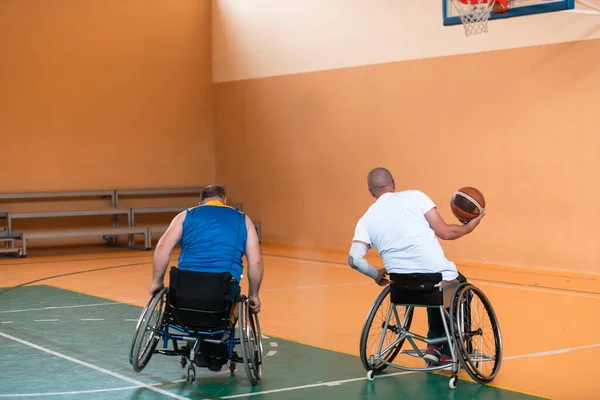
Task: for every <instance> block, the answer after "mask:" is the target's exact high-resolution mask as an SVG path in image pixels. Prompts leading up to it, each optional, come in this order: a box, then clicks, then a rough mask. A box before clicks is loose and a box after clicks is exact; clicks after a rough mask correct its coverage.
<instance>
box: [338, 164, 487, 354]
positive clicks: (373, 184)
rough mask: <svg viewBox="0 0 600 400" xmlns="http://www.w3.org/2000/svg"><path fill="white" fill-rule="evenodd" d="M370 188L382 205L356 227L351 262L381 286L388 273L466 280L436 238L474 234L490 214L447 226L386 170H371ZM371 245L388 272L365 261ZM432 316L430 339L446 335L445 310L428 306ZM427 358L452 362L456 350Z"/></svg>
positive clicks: (438, 350)
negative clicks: (427, 274)
mask: <svg viewBox="0 0 600 400" xmlns="http://www.w3.org/2000/svg"><path fill="white" fill-rule="evenodd" d="M367 185H368V187H369V192H370V193H371V195H372V196H373V197H375V199H376V201H375V203H374V204H372V205H371V207H369V209H368V210H367V212H366V213H365V214H364V215H363V216H362V218H360V220H359V221H358V223H357V224H356V230H355V234H354V239H353V240H352V246H351V248H350V252H349V254H348V264H349V265H350V266H351V267H352V268H354V269H357V270H358V271H360V272H361V273H363V274H364V275H367V276H369V277H371V278H373V279H374V280H375V282H376V283H377V284H379V285H380V286H385V285H387V284H388V283H389V280H388V279H386V274H388V273H398V274H410V273H441V274H442V278H443V280H444V282H443V283H444V286H446V284H449V285H450V284H454V283H458V281H459V280H460V281H466V279H465V278H464V277H463V276H462V275H460V274H459V272H458V271H457V269H456V265H454V263H453V262H451V261H449V260H448V259H446V257H445V255H444V251H443V250H442V247H441V245H440V243H439V242H438V240H437V238H436V236H437V237H439V238H440V239H443V240H454V239H458V238H460V237H462V236H464V235H466V234H468V233H470V232H472V231H473V229H475V227H476V226H477V225H478V224H479V222H480V221H481V218H483V216H484V215H485V213H483V214H481V215H480V216H478V217H477V218H475V219H473V220H471V221H470V222H469V223H467V224H464V225H458V224H447V223H446V222H445V221H444V219H443V218H442V216H441V215H440V214H439V213H438V211H437V209H436V206H435V204H434V203H433V201H431V199H430V198H429V197H428V196H427V195H426V194H424V193H423V192H420V191H418V190H406V191H402V192H396V185H395V183H394V178H393V177H392V174H391V173H390V172H389V171H388V170H387V169H385V168H375V169H373V170H372V171H370V172H369V174H368V175H367ZM371 247H374V248H376V249H377V251H378V252H379V254H380V255H381V258H382V260H383V265H384V268H381V269H377V268H374V267H373V266H371V265H370V264H369V262H368V261H367V260H366V259H365V255H366V254H367V252H368V251H369V249H370V248H371ZM427 314H428V320H429V332H428V334H427V337H428V338H429V339H433V338H439V337H443V336H445V335H446V334H445V331H444V328H443V322H442V317H441V315H440V312H439V310H438V309H436V308H428V309H427ZM424 359H425V361H426V362H427V363H428V364H429V365H439V364H440V363H446V362H448V361H449V360H450V359H451V358H450V349H449V347H448V346H447V345H446V346H433V345H431V346H429V347H428V348H427V350H426V354H425V357H424Z"/></svg>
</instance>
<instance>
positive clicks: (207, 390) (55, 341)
mask: <svg viewBox="0 0 600 400" xmlns="http://www.w3.org/2000/svg"><path fill="white" fill-rule="evenodd" d="M44 307H52V308H48V309H42V308H44ZM55 307H64V308H55ZM14 311H18V312H14ZM140 312H141V308H139V307H135V306H131V305H127V304H114V303H111V302H110V301H108V300H105V299H101V298H95V297H92V296H87V295H82V294H79V293H74V292H70V291H66V290H60V289H57V288H53V287H50V286H31V287H18V288H14V289H12V290H7V291H3V293H2V294H1V295H0V354H1V355H2V356H1V357H0V371H2V374H0V398H11V397H12V398H23V397H24V396H23V395H26V394H30V396H27V397H28V398H36V397H38V396H39V397H43V398H44V399H58V398H72V399H75V398H77V399H79V398H84V399H87V398H90V399H92V398H93V399H158V398H161V399H162V398H164V399H168V398H171V397H174V398H182V397H183V398H190V399H220V398H241V399H248V398H251V399H273V400H275V399H277V400H279V399H281V400H288V399H311V400H318V399H331V398H335V399H338V398H343V399H344V400H353V399H383V400H385V399H440V398H443V399H472V398H477V399H506V400H513V399H514V400H517V399H531V398H535V397H532V396H527V395H524V394H520V393H516V392H511V391H507V390H501V389H497V388H493V387H489V386H481V385H478V384H474V383H471V382H467V381H460V382H459V385H458V388H457V389H456V390H450V389H449V388H448V377H447V376H441V375H437V374H431V373H404V374H398V372H399V371H398V370H390V371H389V372H388V374H385V373H384V374H382V375H379V376H378V377H377V379H376V380H375V381H374V382H368V381H367V380H366V372H365V371H364V369H363V368H362V365H361V363H360V360H359V358H358V357H354V356H350V355H346V354H340V353H337V352H333V351H327V350H323V349H319V348H314V347H311V346H306V345H301V344H298V343H294V342H289V341H286V340H282V339H279V338H274V337H269V338H265V339H264V341H263V346H264V353H265V376H264V379H263V380H262V381H261V382H260V383H259V384H258V385H257V386H255V387H252V386H251V385H250V383H249V382H248V380H247V378H246V375H245V373H244V370H243V365H238V370H237V371H236V373H235V375H234V376H230V374H229V370H226V369H225V368H224V369H223V371H221V372H210V371H208V370H207V369H202V368H199V369H197V381H196V382H195V383H194V384H191V385H190V384H188V383H187V382H185V381H184V379H185V376H186V375H185V372H186V370H185V369H182V368H181V366H180V365H179V360H178V359H177V358H175V357H168V356H164V355H160V354H155V355H154V356H153V357H152V359H151V360H150V363H149V365H148V366H147V367H146V368H145V369H144V370H143V371H142V372H141V373H139V374H138V373H135V372H134V371H133V369H132V367H131V365H130V364H129V359H128V357H129V347H130V345H131V339H132V335H133V331H134V328H135V324H136V320H137V318H139V315H140ZM263 333H264V334H266V335H268V326H263ZM357 335H359V332H357ZM32 346H33V347H32ZM36 346H38V347H36ZM52 352H55V353H52ZM59 354H60V355H59ZM61 355H62V357H61ZM391 374H396V375H394V376H391ZM141 384H147V385H152V387H153V388H157V389H158V390H164V391H168V392H169V393H172V394H173V395H171V396H169V395H167V394H164V393H160V392H158V391H153V390H151V389H148V388H145V387H140V386H141ZM50 394H53V395H50ZM42 395H43V396H42ZM17 396H19V397H17ZM177 396H180V397H177Z"/></svg>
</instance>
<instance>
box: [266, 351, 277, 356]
mask: <svg viewBox="0 0 600 400" xmlns="http://www.w3.org/2000/svg"><path fill="white" fill-rule="evenodd" d="M275 354H277V350H271V351H269V352H268V353H267V357H273V356H274V355H275Z"/></svg>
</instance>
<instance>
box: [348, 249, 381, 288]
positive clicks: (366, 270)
mask: <svg viewBox="0 0 600 400" xmlns="http://www.w3.org/2000/svg"><path fill="white" fill-rule="evenodd" d="M368 250H369V249H368V248H367V246H365V245H364V244H362V243H356V242H352V246H351V247H350V252H349V253H348V265H349V266H351V267H352V268H354V269H356V270H358V271H359V272H360V273H361V274H364V275H366V276H368V277H370V278H372V279H375V278H377V269H375V268H373V266H371V264H369V262H368V261H367V260H365V255H366V254H367V251H368Z"/></svg>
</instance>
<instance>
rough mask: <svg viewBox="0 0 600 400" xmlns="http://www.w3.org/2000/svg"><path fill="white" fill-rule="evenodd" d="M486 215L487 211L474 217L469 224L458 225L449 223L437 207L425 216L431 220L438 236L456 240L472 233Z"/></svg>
mask: <svg viewBox="0 0 600 400" xmlns="http://www.w3.org/2000/svg"><path fill="white" fill-rule="evenodd" d="M484 216H485V213H483V214H481V215H479V216H478V217H476V218H474V219H472V220H471V221H469V223H467V224H464V225H458V224H447V223H446V221H444V218H442V216H441V215H440V213H439V212H438V211H437V209H436V208H435V207H434V208H432V209H431V210H429V211H427V212H426V213H425V218H426V219H427V222H429V226H430V227H431V229H433V231H434V232H435V234H436V235H437V237H439V238H440V239H442V240H455V239H458V238H461V237H463V236H464V235H467V234H469V233H471V232H472V231H473V229H475V227H476V226H477V225H479V222H480V221H481V218H483V217H484Z"/></svg>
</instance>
